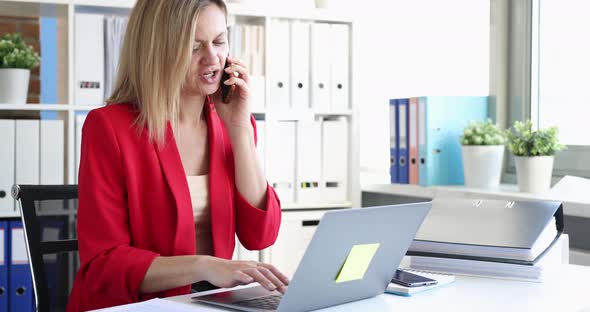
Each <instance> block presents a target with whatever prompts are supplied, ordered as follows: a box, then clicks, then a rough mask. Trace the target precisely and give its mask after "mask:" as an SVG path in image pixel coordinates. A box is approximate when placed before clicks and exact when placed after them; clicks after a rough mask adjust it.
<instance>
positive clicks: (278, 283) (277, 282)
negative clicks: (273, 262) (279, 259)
mask: <svg viewBox="0 0 590 312" xmlns="http://www.w3.org/2000/svg"><path fill="white" fill-rule="evenodd" d="M258 272H260V273H262V274H263V275H264V277H266V278H267V279H268V280H269V281H271V282H272V283H273V284H274V285H275V286H276V287H277V290H278V291H280V292H281V293H283V294H284V293H285V291H286V290H287V289H286V288H285V284H284V283H283V282H281V280H280V279H279V278H278V277H277V276H276V275H275V274H274V273H273V272H271V270H269V269H267V268H265V267H262V266H260V267H258Z"/></svg>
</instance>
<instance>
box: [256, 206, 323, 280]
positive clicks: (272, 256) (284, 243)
mask: <svg viewBox="0 0 590 312" xmlns="http://www.w3.org/2000/svg"><path fill="white" fill-rule="evenodd" d="M324 213H325V211H324V210H316V211H289V212H285V213H283V217H282V220H281V229H280V231H279V236H278V238H277V240H276V242H275V244H274V245H273V246H272V247H271V248H269V249H268V250H265V253H264V257H263V260H264V261H265V262H269V263H271V264H272V265H274V266H275V267H277V268H278V269H279V270H280V271H281V272H283V273H285V274H287V276H290V277H291V276H293V274H294V273H295V270H296V269H297V266H298V265H299V262H300V261H301V259H302V258H303V254H304V253H305V250H306V249H307V246H308V245H309V243H310V242H311V239H312V237H313V234H314V233H315V230H316V228H317V226H318V224H319V222H320V219H321V218H322V216H323V215H324Z"/></svg>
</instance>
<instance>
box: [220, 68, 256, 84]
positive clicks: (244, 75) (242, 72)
mask: <svg viewBox="0 0 590 312" xmlns="http://www.w3.org/2000/svg"><path fill="white" fill-rule="evenodd" d="M224 71H225V72H226V73H228V74H230V77H236V76H235V73H238V77H240V78H242V79H244V80H245V81H246V83H249V82H250V75H248V69H247V68H246V67H245V66H243V65H240V64H233V63H232V64H231V65H230V66H229V67H227V68H225V69H224Z"/></svg>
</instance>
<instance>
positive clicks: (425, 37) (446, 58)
mask: <svg viewBox="0 0 590 312" xmlns="http://www.w3.org/2000/svg"><path fill="white" fill-rule="evenodd" d="M333 2H336V1H333ZM344 2H345V3H344ZM344 2H340V3H339V5H341V6H346V7H347V9H349V10H352V12H354V14H355V16H356V17H357V18H358V22H357V23H355V34H354V35H355V37H354V40H355V41H354V45H355V46H354V50H353V53H354V54H353V55H354V68H353V73H354V81H353V82H354V91H355V101H356V103H357V104H358V105H359V106H360V110H361V112H360V122H361V129H360V141H361V142H360V166H361V185H367V184H374V183H389V149H388V148H389V130H388V122H389V121H388V107H387V105H388V103H389V99H390V98H395V97H407V96H421V95H488V89H489V87H488V86H489V82H488V80H489V69H488V66H489V62H488V60H489V25H490V22H489V0H445V1H440V0H412V1H403V0H373V1H372V2H370V3H372V5H371V6H369V5H367V4H366V3H367V2H362V3H363V4H362V7H359V4H360V3H361V2H360V1H356V5H353V4H352V1H351V0H346V1H344Z"/></svg>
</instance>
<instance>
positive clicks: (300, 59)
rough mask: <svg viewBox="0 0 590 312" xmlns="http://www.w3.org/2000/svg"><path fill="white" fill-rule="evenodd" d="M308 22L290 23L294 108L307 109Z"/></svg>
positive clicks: (292, 99) (292, 100) (308, 105)
mask: <svg viewBox="0 0 590 312" xmlns="http://www.w3.org/2000/svg"><path fill="white" fill-rule="evenodd" d="M309 33H310V24H309V23H307V22H300V21H293V22H292V23H291V84H290V88H291V90H290V91H291V106H292V107H293V109H295V110H308V109H309V107H310V104H309V67H310V64H309V59H310V49H309V45H310V37H309Z"/></svg>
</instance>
